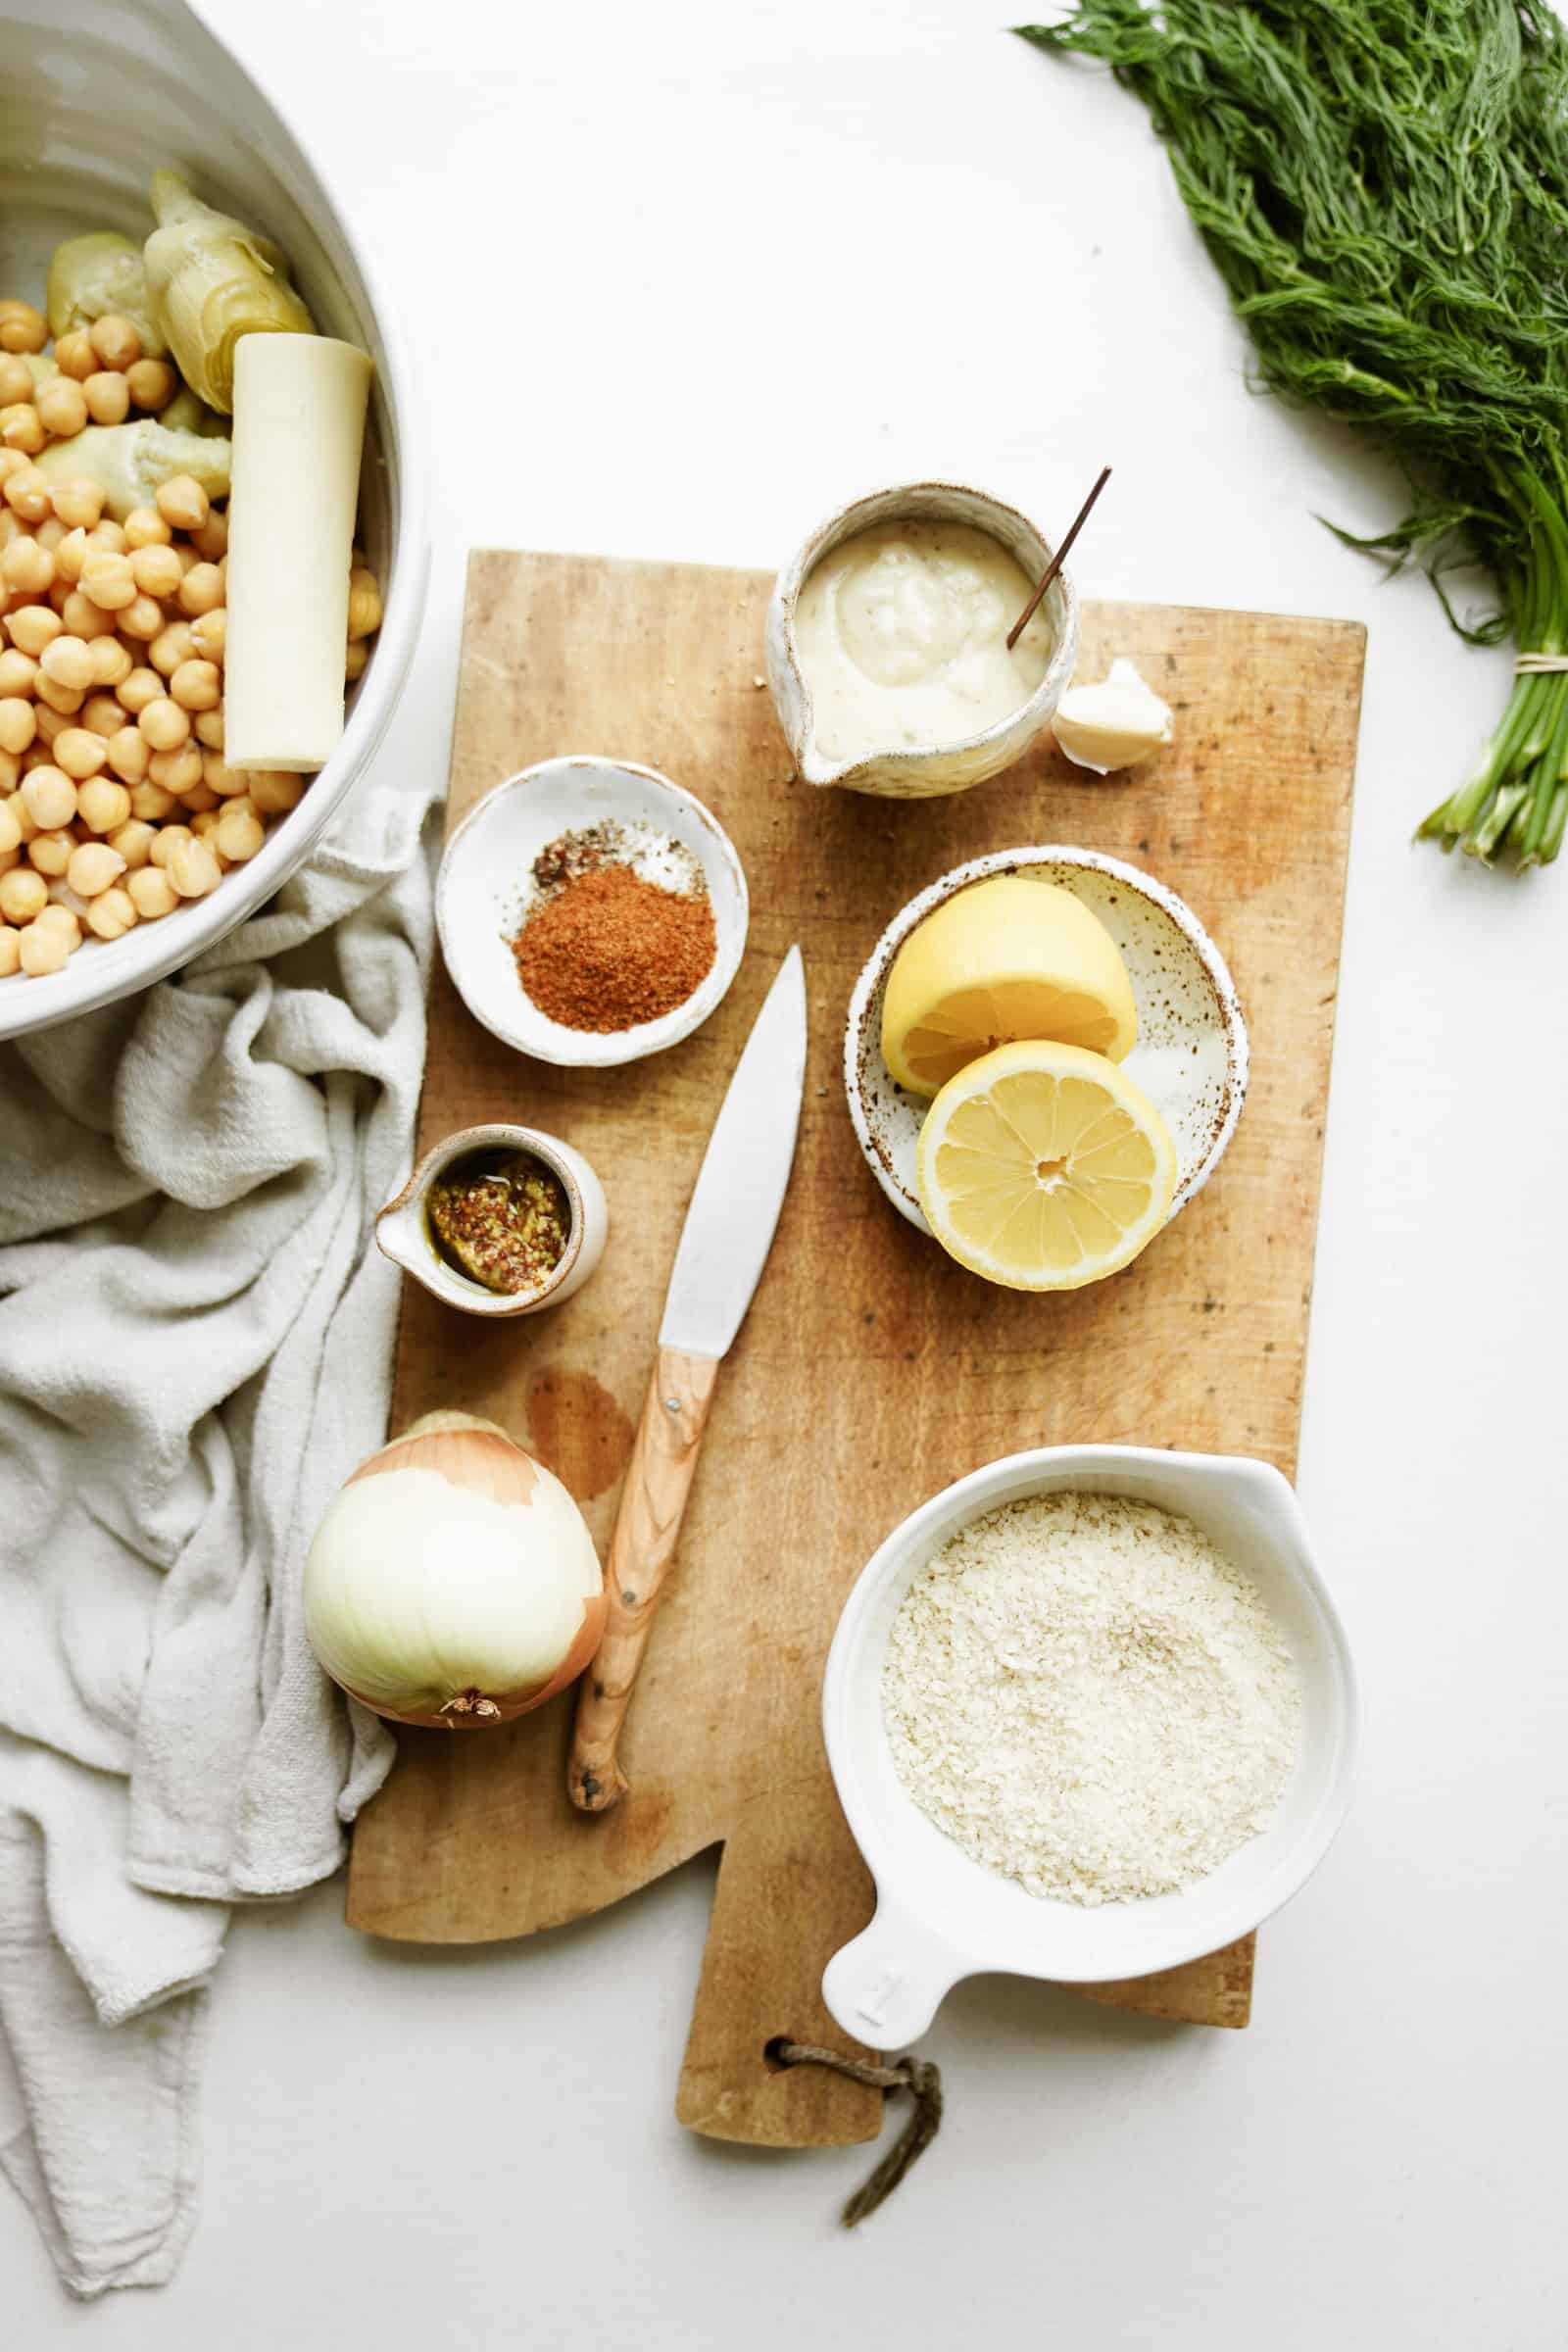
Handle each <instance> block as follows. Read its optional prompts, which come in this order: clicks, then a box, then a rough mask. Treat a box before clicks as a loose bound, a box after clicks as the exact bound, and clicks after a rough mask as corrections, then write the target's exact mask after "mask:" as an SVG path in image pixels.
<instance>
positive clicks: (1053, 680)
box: [765, 482, 1078, 801]
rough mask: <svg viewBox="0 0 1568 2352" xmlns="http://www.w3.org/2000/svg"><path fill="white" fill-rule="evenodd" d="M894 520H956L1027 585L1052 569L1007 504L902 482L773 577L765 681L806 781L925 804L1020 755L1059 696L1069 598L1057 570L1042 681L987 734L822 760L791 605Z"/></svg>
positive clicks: (1066, 669) (1035, 536)
mask: <svg viewBox="0 0 1568 2352" xmlns="http://www.w3.org/2000/svg"><path fill="white" fill-rule="evenodd" d="M901 519H907V520H911V521H920V522H964V523H968V524H969V525H970V526H971V527H972V528H973V529H975V530H979V531H985V532H987V533H989V535H990V536H991V537H992V538H993V539H997V540H1000V541H1001V543H1002V545H1003V546H1004V547H1005V549H1006V550H1007V552H1008V554H1009V555H1012V556H1016V558H1017V560H1018V562H1019V564H1021V565H1022V567H1023V569H1024V572H1025V573H1026V575H1027V576H1028V578H1029V579H1030V580H1031V581H1033V580H1038V579H1039V577H1040V575H1041V573H1042V572H1043V571H1044V570H1045V568H1046V566H1047V564H1049V563H1050V562H1051V558H1052V554H1053V550H1052V548H1051V546H1050V543H1049V542H1048V541H1047V540H1046V539H1045V537H1044V536H1043V535H1042V533H1041V532H1040V531H1039V530H1038V529H1037V528H1036V526H1035V525H1034V524H1033V523H1032V522H1030V521H1029V519H1028V518H1027V516H1026V515H1020V514H1019V513H1018V510H1017V508H1016V507H1009V506H1008V505H1006V503H1005V501H1004V500H1002V499H1000V498H993V497H992V496H991V495H990V493H989V492H988V491H985V490H971V489H968V488H967V487H965V485H963V484H962V483H959V482H905V483H903V484H901V485H899V486H898V487H897V488H895V489H892V490H874V491H872V492H871V493H870V495H869V496H868V497H865V498H858V499H855V500H853V501H852V502H851V504H850V505H849V506H847V507H840V508H839V509H838V511H837V513H836V514H833V515H829V516H828V518H827V520H826V521H825V522H822V523H819V524H818V525H817V527H816V529H815V530H814V531H813V532H812V533H811V535H810V537H809V539H808V540H807V541H806V543H805V545H804V546H803V547H802V548H800V549H799V551H798V552H797V553H796V554H795V555H794V556H793V557H792V558H791V560H790V562H789V563H788V564H785V566H784V569H783V570H782V571H781V572H780V573H779V575H778V579H777V582H776V583H775V585H774V589H773V594H772V597H771V599H770V601H769V604H768V608H767V621H766V630H765V651H766V660H767V682H768V685H769V687H770V688H771V689H772V695H773V708H774V710H775V711H777V712H778V721H779V725H780V726H781V727H782V728H783V730H784V739H785V741H786V742H787V743H788V745H789V747H790V752H791V754H792V756H793V758H794V760H795V764H796V767H797V769H798V770H799V772H800V774H801V776H802V777H803V778H804V779H805V781H806V782H807V783H808V784H842V785H843V786H844V787H845V788H846V790H848V791H850V792H868V793H875V794H878V795H880V796H882V797H883V798H885V799H888V800H900V801H916V800H929V799H932V798H934V797H935V796H937V795H939V794H943V793H950V792H967V791H968V789H969V787H970V786H971V785H973V784H983V783H984V782H985V781H986V779H987V777H988V776H994V775H997V774H998V773H999V772H1000V771H1001V769H1003V768H1005V767H1008V766H1010V765H1011V763H1012V761H1013V760H1017V759H1019V758H1020V757H1021V756H1022V754H1023V753H1024V752H1026V751H1027V750H1028V748H1029V746H1030V744H1031V743H1032V742H1033V741H1034V739H1035V737H1036V736H1037V735H1038V734H1039V733H1040V730H1041V728H1042V727H1043V726H1044V725H1045V724H1046V721H1047V720H1048V719H1049V718H1050V716H1051V714H1052V712H1053V711H1054V710H1055V708H1056V705H1057V703H1058V702H1059V701H1060V700H1061V697H1062V695H1063V694H1064V693H1065V691H1066V687H1067V681H1068V679H1069V678H1070V677H1071V676H1072V671H1073V663H1074V662H1076V661H1077V659H1078V591H1077V589H1076V588H1075V587H1074V586H1073V584H1072V582H1071V580H1070V579H1069V578H1068V576H1067V574H1066V572H1065V571H1062V572H1058V573H1057V575H1056V577H1055V579H1054V581H1053V583H1052V585H1051V587H1050V589H1049V590H1048V591H1047V594H1046V601H1045V608H1044V609H1045V611H1046V613H1048V614H1049V616H1050V618H1051V621H1052V625H1053V627H1054V630H1055V637H1056V642H1055V649H1054V652H1053V654H1052V657H1051V661H1050V663H1049V665H1048V666H1047V669H1046V674H1045V676H1044V677H1043V678H1042V679H1041V681H1040V684H1039V685H1038V686H1037V687H1036V688H1035V691H1034V693H1033V694H1032V695H1031V696H1030V697H1029V700H1028V701H1027V702H1026V703H1020V705H1019V706H1018V708H1017V710H1016V711H1009V712H1008V714H1007V716H1006V717H1005V718H1004V719H999V720H998V722H997V724H996V725H995V726H994V727H986V728H985V729H983V730H982V732H981V733H980V734H978V735H970V736H966V737H965V738H964V739H963V741H962V742H960V743H945V744H942V745H940V746H938V745H930V746H924V747H917V748H915V749H913V750H904V751H891V750H890V751H886V752H872V753H868V754H866V755H864V756H862V757H861V758H859V759H858V760H829V759H827V758H825V757H824V756H823V754H822V753H820V752H819V751H818V750H817V747H816V738H815V735H814V733H813V731H812V726H811V697H810V693H809V688H808V686H807V683H806V678H805V674H804V672H803V670H802V667H801V661H800V655H799V652H798V650H797V647H796V643H795V608H796V605H797V603H798V602H799V600H800V594H801V589H802V588H803V586H804V585H805V583H806V580H807V579H808V577H809V574H810V573H811V572H812V571H814V570H815V568H816V566H817V564H820V562H821V561H822V558H823V557H824V556H826V555H831V553H832V551H833V549H834V548H836V547H838V546H839V545H841V544H842V542H843V541H844V540H846V539H853V538H854V536H855V534H856V533H857V532H858V531H865V530H869V529H871V528H872V526H873V525H874V524H876V523H879V522H894V521H898V520H901Z"/></svg>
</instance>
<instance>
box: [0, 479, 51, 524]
mask: <svg viewBox="0 0 1568 2352" xmlns="http://www.w3.org/2000/svg"><path fill="white" fill-rule="evenodd" d="M0 498H3V499H4V500H5V502H6V505H7V506H8V507H9V508H10V509H11V511H12V513H13V514H15V515H21V517H22V519H23V521H24V522H43V521H46V520H47V518H48V515H49V507H50V496H49V477H48V475H47V474H43V473H40V472H39V471H38V468H37V466H15V467H14V468H13V469H12V471H11V472H10V473H8V474H7V475H6V478H5V481H4V482H3V483H0Z"/></svg>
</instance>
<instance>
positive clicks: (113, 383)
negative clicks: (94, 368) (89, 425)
mask: <svg viewBox="0 0 1568 2352" xmlns="http://www.w3.org/2000/svg"><path fill="white" fill-rule="evenodd" d="M81 389H82V392H83V394H84V395H85V398H86V402H87V414H88V416H89V417H91V418H92V420H93V422H94V424H123V423H124V421H125V418H126V417H128V416H129V415H130V387H129V385H128V384H127V383H126V382H125V379H124V377H123V375H116V374H115V373H114V372H113V371H112V370H111V369H109V368H104V369H102V370H100V371H99V372H98V373H97V374H95V375H89V376H88V378H87V380H86V382H85V383H84V384H83V385H82V387H81Z"/></svg>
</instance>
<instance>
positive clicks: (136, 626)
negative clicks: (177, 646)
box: [120, 590, 164, 645]
mask: <svg viewBox="0 0 1568 2352" xmlns="http://www.w3.org/2000/svg"><path fill="white" fill-rule="evenodd" d="M163 625H164V608H163V606H162V605H161V604H159V602H158V601H157V599H156V597H151V596H143V595H142V594H141V593H140V591H139V590H138V592H137V594H136V595H135V597H134V598H133V599H132V600H131V602H130V603H129V604H128V605H127V606H126V607H125V609H124V611H123V613H121V615H120V628H121V634H122V635H123V636H125V637H134V638H135V639H136V641H137V642H138V644H141V645H145V644H147V642H148V641H149V639H151V638H154V637H156V636H157V635H158V634H159V632H160V630H161V629H162V628H163Z"/></svg>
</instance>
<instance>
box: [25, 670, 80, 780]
mask: <svg viewBox="0 0 1568 2352" xmlns="http://www.w3.org/2000/svg"><path fill="white" fill-rule="evenodd" d="M39 683H40V684H42V680H41V679H40V681H39ZM35 708H36V711H37V714H38V733H37V738H36V740H35V741H34V743H33V747H32V750H31V751H30V752H24V754H23V760H24V762H25V765H27V766H28V767H37V766H43V767H47V766H48V765H49V764H50V762H51V761H52V760H53V759H54V756H55V755H54V740H55V737H56V736H57V735H60V734H63V733H64V732H65V730H66V728H67V727H69V726H70V724H71V721H72V719H73V716H74V712H73V711H56V710H54V709H52V708H51V706H50V705H49V704H48V703H39V704H37V705H36V706H35Z"/></svg>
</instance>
